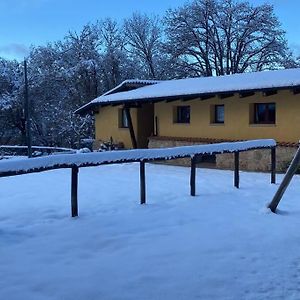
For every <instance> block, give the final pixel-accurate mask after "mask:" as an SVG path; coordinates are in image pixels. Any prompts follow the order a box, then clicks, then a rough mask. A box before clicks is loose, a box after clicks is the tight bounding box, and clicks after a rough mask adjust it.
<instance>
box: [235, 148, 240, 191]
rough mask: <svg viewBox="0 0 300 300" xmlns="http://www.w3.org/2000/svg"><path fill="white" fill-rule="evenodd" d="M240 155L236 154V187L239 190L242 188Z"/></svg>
mask: <svg viewBox="0 0 300 300" xmlns="http://www.w3.org/2000/svg"><path fill="white" fill-rule="evenodd" d="M239 169H240V153H239V152H234V186H235V187H236V188H237V189H238V188H239V187H240V174H239Z"/></svg>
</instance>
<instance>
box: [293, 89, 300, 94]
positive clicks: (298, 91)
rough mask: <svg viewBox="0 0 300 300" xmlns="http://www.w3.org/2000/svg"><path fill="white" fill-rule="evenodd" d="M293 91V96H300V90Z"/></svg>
mask: <svg viewBox="0 0 300 300" xmlns="http://www.w3.org/2000/svg"><path fill="white" fill-rule="evenodd" d="M292 91H293V94H294V95H298V94H300V88H297V89H293V90H292Z"/></svg>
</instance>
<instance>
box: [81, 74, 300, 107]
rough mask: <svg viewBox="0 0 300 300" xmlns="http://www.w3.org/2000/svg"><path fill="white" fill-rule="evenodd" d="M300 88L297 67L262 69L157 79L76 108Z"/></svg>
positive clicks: (299, 75)
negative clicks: (258, 70) (155, 81)
mask: <svg viewBox="0 0 300 300" xmlns="http://www.w3.org/2000/svg"><path fill="white" fill-rule="evenodd" d="M299 87H300V68H296V69H285V70H276V71H262V72H252V73H243V74H233V75H225V76H217V77H216V76H212V77H198V78H187V79H178V80H165V81H160V82H158V83H156V84H153V85H148V86H143V87H140V88H137V89H135V90H131V91H124V92H117V93H113V94H105V95H102V96H100V97H98V98H96V99H94V100H93V101H91V102H90V103H88V104H87V105H85V106H84V107H82V108H80V109H79V110H77V112H78V113H82V112H84V111H86V110H87V109H90V108H92V107H94V106H104V105H108V104H119V103H120V104H122V103H128V102H141V101H142V102H147V101H155V100H162V101H163V100H164V99H166V98H178V99H180V98H184V97H186V96H191V97H193V96H194V97H195V98H196V97H201V95H202V96H203V95H209V94H222V93H234V92H236V93H237V92H245V91H261V90H268V89H284V88H299Z"/></svg>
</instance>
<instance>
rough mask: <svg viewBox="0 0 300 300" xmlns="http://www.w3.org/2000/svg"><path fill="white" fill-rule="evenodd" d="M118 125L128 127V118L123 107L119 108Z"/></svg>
mask: <svg viewBox="0 0 300 300" xmlns="http://www.w3.org/2000/svg"><path fill="white" fill-rule="evenodd" d="M119 127H120V128H128V119H127V116H126V113H125V109H120V110H119Z"/></svg>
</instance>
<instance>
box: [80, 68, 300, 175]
mask: <svg viewBox="0 0 300 300" xmlns="http://www.w3.org/2000/svg"><path fill="white" fill-rule="evenodd" d="M88 111H94V112H95V129H96V130H95V131H96V140H98V141H106V140H109V139H110V138H111V137H112V138H113V140H114V141H115V142H119V143H122V144H123V145H124V147H125V148H132V147H138V148H146V147H172V146H176V145H190V144H196V143H197V144H205V143H214V142H222V141H237V140H249V139H261V138H273V139H275V140H276V141H277V143H278V147H277V167H278V170H284V169H285V168H286V167H287V165H288V164H289V162H290V160H291V159H292V157H293V155H294V153H295V151H296V149H297V146H298V142H299V139H300V69H291V70H279V71H265V72H257V73H246V74H235V75H227V76H220V77H206V78H192V79H181V80H170V81H125V82H124V83H122V84H121V85H120V86H118V87H117V88H116V89H114V90H112V92H111V93H110V92H108V93H106V94H104V95H103V96H101V97H99V98H97V99H95V100H93V101H92V102H90V103H88V104H87V105H85V106H84V107H82V108H80V109H79V110H78V112H79V113H86V112H88ZM243 155H244V156H245V157H241V167H242V168H244V169H249V170H265V171H266V170H268V169H269V161H270V160H269V157H268V155H269V154H268V153H267V152H266V153H264V150H257V151H252V152H249V153H245V154H244V153H243V154H242V156H243ZM246 156H247V157H246ZM215 163H216V165H217V167H222V168H231V167H232V164H233V160H232V158H231V156H230V155H229V154H224V155H218V157H216V160H215Z"/></svg>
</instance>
